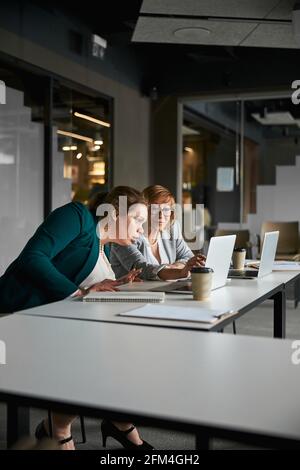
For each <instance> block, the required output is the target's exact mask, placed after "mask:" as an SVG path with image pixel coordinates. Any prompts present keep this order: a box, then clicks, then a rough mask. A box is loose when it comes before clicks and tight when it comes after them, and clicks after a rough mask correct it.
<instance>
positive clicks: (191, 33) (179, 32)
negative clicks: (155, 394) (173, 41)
mask: <svg viewBox="0 0 300 470" xmlns="http://www.w3.org/2000/svg"><path fill="white" fill-rule="evenodd" d="M210 33H211V30H210V29H207V28H201V27H193V28H179V29H175V31H173V35H174V36H175V37H176V38H180V39H188V40H192V41H201V40H203V39H204V38H207V36H209V35H210Z"/></svg>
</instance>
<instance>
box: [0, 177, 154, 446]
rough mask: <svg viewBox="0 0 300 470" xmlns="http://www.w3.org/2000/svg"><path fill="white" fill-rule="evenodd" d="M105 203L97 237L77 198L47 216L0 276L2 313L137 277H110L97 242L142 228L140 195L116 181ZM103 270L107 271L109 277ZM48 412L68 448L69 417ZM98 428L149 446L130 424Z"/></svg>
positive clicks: (42, 430)
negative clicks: (105, 220)
mask: <svg viewBox="0 0 300 470" xmlns="http://www.w3.org/2000/svg"><path fill="white" fill-rule="evenodd" d="M120 196H126V198H127V199H126V200H127V211H128V212H126V213H125V216H124V215H123V216H121V215H120V214H119V211H118V202H117V201H118V200H119V197H120ZM107 202H108V203H111V206H112V208H113V210H114V216H113V221H114V223H115V226H116V230H115V233H114V235H113V237H111V238H110V233H109V231H107V230H104V228H105V225H104V226H102V228H100V239H101V242H99V238H98V235H97V232H96V227H95V222H94V219H93V217H92V215H91V214H90V212H89V211H88V209H87V208H86V207H85V206H84V205H83V204H81V203H79V202H71V203H69V204H66V205H65V206H62V207H60V208H58V209H56V210H55V211H53V212H52V213H51V214H50V215H49V217H47V219H46V220H45V221H44V222H43V223H42V224H41V225H40V226H39V228H38V229H37V231H36V232H35V234H34V235H33V237H32V238H31V239H30V240H29V241H28V243H27V244H26V246H25V248H24V249H23V251H22V252H21V254H20V255H19V256H18V258H17V259H16V260H15V261H14V262H13V263H12V264H11V265H10V266H9V267H8V269H7V270H6V272H5V273H4V274H3V276H2V277H1V278H0V292H1V295H0V312H1V313H9V312H16V311H18V310H22V309H27V308H31V307H35V306H38V305H43V304H46V303H49V302H55V301H58V300H62V299H65V298H67V297H69V296H74V295H76V296H81V295H83V294H85V293H87V292H88V291H98V290H116V289H117V286H118V285H120V284H122V283H126V282H130V281H133V280H137V275H138V274H139V271H138V270H132V271H131V272H130V273H129V275H126V276H124V277H123V278H121V279H118V280H115V277H114V273H113V271H112V270H110V265H109V262H108V260H107V259H106V257H105V253H104V251H103V249H102V246H101V245H105V244H106V243H109V242H112V241H114V242H115V243H120V244H122V245H124V244H125V245H126V244H130V243H132V242H133V241H135V240H136V239H137V238H138V237H139V236H140V234H141V233H143V228H142V225H143V223H144V222H145V220H146V219H147V208H146V206H145V203H144V199H143V197H142V195H141V193H139V192H138V191H136V190H134V189H132V188H128V187H126V186H125V187H123V186H121V187H117V188H115V189H114V190H112V192H111V193H110V194H109V195H108V198H107ZM111 220H112V218H110V221H111ZM122 227H123V229H122ZM129 227H130V230H128V228H129ZM124 228H125V237H124ZM119 233H122V237H121V236H120V235H119ZM103 273H108V278H105V277H104V276H105V274H104V275H103ZM52 416H53V418H52V424H53V435H54V437H55V438H57V439H58V440H59V441H60V443H61V444H62V448H64V449H73V448H74V444H73V441H72V436H71V435H70V433H71V424H72V422H73V420H74V416H65V415H60V414H53V415H52ZM128 431H129V432H128ZM102 433H103V435H105V436H106V437H107V436H109V435H110V436H113V437H115V438H116V439H118V440H119V442H121V443H122V444H123V445H126V444H127V443H128V445H129V446H130V445H131V446H133V447H136V446H139V447H141V448H145V449H146V448H148V449H149V448H151V447H150V446H149V447H146V446H147V443H146V442H144V441H142V440H141V439H140V437H139V434H138V432H137V430H136V429H135V428H134V426H132V425H131V424H129V423H111V422H108V421H106V422H104V423H102ZM47 435H49V423H48V422H47V420H45V421H43V422H42V423H40V425H39V426H38V428H37V431H36V437H37V438H42V437H45V436H47ZM66 436H67V437H66ZM106 437H105V440H106Z"/></svg>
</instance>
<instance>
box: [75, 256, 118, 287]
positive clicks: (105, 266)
mask: <svg viewBox="0 0 300 470" xmlns="http://www.w3.org/2000/svg"><path fill="white" fill-rule="evenodd" d="M104 279H112V280H115V279H116V276H115V273H114V272H113V270H112V268H111V265H110V262H109V261H108V259H107V257H106V255H105V253H104V251H101V250H100V251H99V256H98V260H97V263H96V265H95V267H94V269H93V270H92V272H91V273H90V274H89V275H88V276H87V277H86V278H85V279H84V281H82V283H81V284H80V285H79V287H80V288H81V289H88V288H89V287H91V286H93V285H94V284H96V283H97V282H101V281H104Z"/></svg>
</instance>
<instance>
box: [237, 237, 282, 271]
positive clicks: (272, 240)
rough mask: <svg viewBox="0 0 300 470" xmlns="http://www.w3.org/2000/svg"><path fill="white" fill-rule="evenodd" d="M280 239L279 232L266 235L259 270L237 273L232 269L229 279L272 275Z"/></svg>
mask: <svg viewBox="0 0 300 470" xmlns="http://www.w3.org/2000/svg"><path fill="white" fill-rule="evenodd" d="M278 238H279V232H266V233H265V238H264V243H263V247H262V252H261V258H260V263H259V268H258V270H257V269H256V270H255V269H245V270H243V271H237V270H235V269H230V270H229V275H228V277H229V278H231V279H232V278H234V279H255V278H260V277H263V276H266V275H267V274H270V273H271V272H272V270H273V265H274V260H275V255H276V250H277V243H278Z"/></svg>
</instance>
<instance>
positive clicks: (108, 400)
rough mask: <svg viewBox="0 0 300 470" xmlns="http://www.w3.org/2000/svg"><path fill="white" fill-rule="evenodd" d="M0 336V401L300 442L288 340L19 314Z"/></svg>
mask: <svg viewBox="0 0 300 470" xmlns="http://www.w3.org/2000/svg"><path fill="white" fill-rule="evenodd" d="M0 338H1V340H3V341H5V343H6V348H7V365H3V366H0V399H1V401H3V400H7V399H8V398H9V397H10V396H12V395H18V396H20V397H29V398H30V399H31V402H30V404H31V405H32V406H34V405H35V404H36V403H33V402H32V399H35V400H42V401H43V403H40V404H44V405H47V401H51V402H52V405H53V404H55V403H64V404H65V405H73V406H74V405H76V407H77V406H78V410H79V411H80V412H82V413H84V411H85V409H86V408H89V412H90V414H91V410H92V411H93V412H95V414H97V412H99V413H98V414H100V412H101V411H102V412H103V410H104V411H110V412H119V413H125V414H128V415H130V416H133V417H135V418H137V417H138V418H139V417H144V418H146V419H147V418H149V419H150V420H152V421H148V422H149V423H150V424H151V423H152V424H153V425H155V420H159V421H160V423H161V424H163V425H164V424H170V423H173V424H174V423H181V424H184V426H185V427H186V430H187V431H188V430H190V431H191V430H192V428H191V427H192V426H201V425H207V426H209V427H214V428H215V429H221V430H224V429H225V430H226V429H227V430H232V431H239V432H243V431H244V432H248V433H253V434H256V435H257V434H259V435H263V436H273V437H277V438H280V437H281V438H289V439H297V440H299V441H300V406H299V390H300V373H299V371H300V366H295V365H292V362H291V354H292V352H293V350H292V348H291V341H288V340H273V339H268V338H256V337H247V336H232V335H226V334H223V335H220V334H214V333H212V334H210V335H207V334H205V333H200V332H194V331H183V330H175V329H164V328H159V329H157V328H146V327H141V326H139V327H138V326H128V325H116V324H114V325H113V324H109V323H100V322H79V321H73V320H64V319H59V320H58V319H53V318H45V317H43V318H42V317H32V316H28V315H19V314H14V315H10V316H7V317H4V318H2V319H1V320H0ZM45 401H46V402H45ZM66 411H67V410H66ZM119 417H120V418H122V417H124V416H119ZM166 427H172V426H166ZM193 430H195V429H194V428H193Z"/></svg>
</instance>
